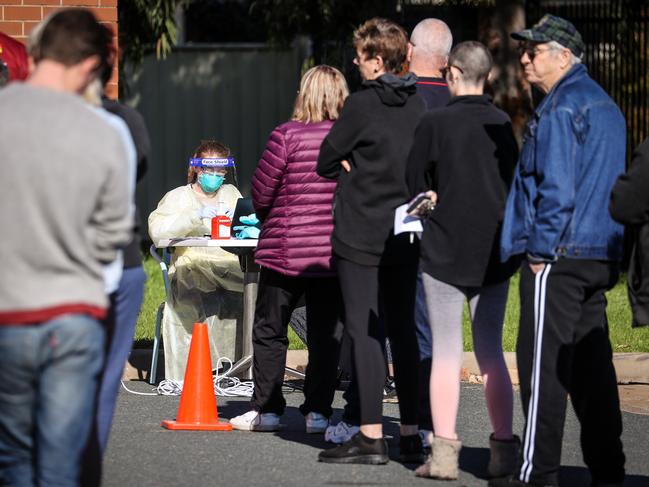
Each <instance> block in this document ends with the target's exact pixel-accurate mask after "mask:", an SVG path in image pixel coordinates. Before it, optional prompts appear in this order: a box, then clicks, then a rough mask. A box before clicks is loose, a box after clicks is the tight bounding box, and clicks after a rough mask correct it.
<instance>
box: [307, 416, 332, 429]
mask: <svg viewBox="0 0 649 487" xmlns="http://www.w3.org/2000/svg"><path fill="white" fill-rule="evenodd" d="M305 419H306V432H307V433H324V432H325V430H326V429H327V426H329V418H325V417H324V416H323V415H322V414H320V413H315V412H310V413H309V414H307V415H306V418H305Z"/></svg>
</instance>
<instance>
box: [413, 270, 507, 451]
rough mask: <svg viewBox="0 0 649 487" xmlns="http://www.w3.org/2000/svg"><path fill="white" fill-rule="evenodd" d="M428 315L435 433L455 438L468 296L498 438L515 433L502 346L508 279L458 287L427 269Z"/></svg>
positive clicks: (424, 278)
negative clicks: (431, 345) (463, 324)
mask: <svg viewBox="0 0 649 487" xmlns="http://www.w3.org/2000/svg"><path fill="white" fill-rule="evenodd" d="M423 283H424V291H425V293H426V305H427V308H428V317H429V320H430V327H431V330H432V335H433V363H432V369H431V374H430V407H431V414H432V417H433V428H434V430H435V436H440V437H442V438H451V439H454V438H456V437H457V435H456V431H455V423H456V419H457V410H458V405H459V402H460V369H461V367H462V355H463V343H462V312H463V310H464V303H465V302H466V301H467V300H468V302H469V312H470V315H471V322H472V328H471V329H472V333H473V349H474V351H475V355H476V359H477V361H478V365H479V367H480V371H481V373H482V376H483V379H484V386H485V398H486V401H487V410H488V411H489V418H490V419H491V425H492V427H493V431H494V438H496V439H500V440H505V439H510V438H511V437H512V414H513V393H512V383H511V379H510V377H509V372H508V371H507V366H506V365H505V359H504V356H503V348H502V330H503V319H504V316H505V306H506V304H507V291H508V289H509V282H508V281H505V282H502V283H499V284H495V285H491V286H484V287H477V288H476V287H459V286H453V285H450V284H446V283H444V282H442V281H438V280H437V279H435V278H433V277H432V276H430V275H429V274H426V273H423Z"/></svg>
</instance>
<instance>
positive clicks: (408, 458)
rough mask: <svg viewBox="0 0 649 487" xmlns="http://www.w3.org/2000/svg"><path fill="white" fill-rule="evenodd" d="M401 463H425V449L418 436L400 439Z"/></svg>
mask: <svg viewBox="0 0 649 487" xmlns="http://www.w3.org/2000/svg"><path fill="white" fill-rule="evenodd" d="M399 461H400V462H402V463H424V448H423V446H422V444H421V438H420V436H419V435H418V434H416V435H407V436H401V438H399Z"/></svg>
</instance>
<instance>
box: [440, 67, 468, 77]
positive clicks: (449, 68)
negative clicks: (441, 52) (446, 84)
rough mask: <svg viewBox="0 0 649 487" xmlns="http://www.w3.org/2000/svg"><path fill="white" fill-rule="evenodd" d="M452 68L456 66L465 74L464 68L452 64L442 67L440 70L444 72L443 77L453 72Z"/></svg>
mask: <svg viewBox="0 0 649 487" xmlns="http://www.w3.org/2000/svg"><path fill="white" fill-rule="evenodd" d="M451 68H455V69H457V70H458V71H459V72H460V73H462V74H464V70H463V69H462V68H460V67H459V66H456V65H455V64H451V65H450V66H444V67H443V68H442V69H440V70H439V71H440V72H441V73H442V78H446V75H447V74H448V73H450V72H451Z"/></svg>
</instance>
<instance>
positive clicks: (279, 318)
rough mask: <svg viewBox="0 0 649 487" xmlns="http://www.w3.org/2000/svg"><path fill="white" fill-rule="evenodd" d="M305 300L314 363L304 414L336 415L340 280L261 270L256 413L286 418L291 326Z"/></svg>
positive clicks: (255, 331)
mask: <svg viewBox="0 0 649 487" xmlns="http://www.w3.org/2000/svg"><path fill="white" fill-rule="evenodd" d="M302 295H304V297H305V300H306V319H307V348H308V350H309V363H308V365H307V368H306V378H305V381H304V396H305V401H304V404H303V405H302V406H300V411H302V414H305V415H306V414H307V413H309V412H317V413H320V414H323V415H325V416H327V417H329V416H331V413H332V410H331V402H332V401H333V396H334V392H335V390H336V381H337V369H338V356H339V353H340V337H341V333H342V324H341V322H340V317H341V311H342V299H341V297H340V288H339V285H338V280H337V279H336V278H335V277H323V278H307V277H290V276H285V275H283V274H280V273H278V272H275V271H272V270H270V269H268V268H265V267H262V268H261V271H260V273H259V288H258V292H257V304H256V307H255V322H254V325H253V329H252V347H253V357H254V358H253V377H254V381H255V389H254V393H253V395H252V401H251V405H252V408H253V409H255V410H257V411H261V412H262V413H275V414H280V415H281V414H282V413H283V412H284V408H285V407H286V401H285V400H284V396H283V395H282V384H283V383H284V367H285V364H286V350H287V349H288V335H287V333H288V324H289V320H290V318H291V314H292V313H293V310H294V309H295V307H296V305H297V303H298V301H299V299H300V298H301V297H302Z"/></svg>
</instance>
